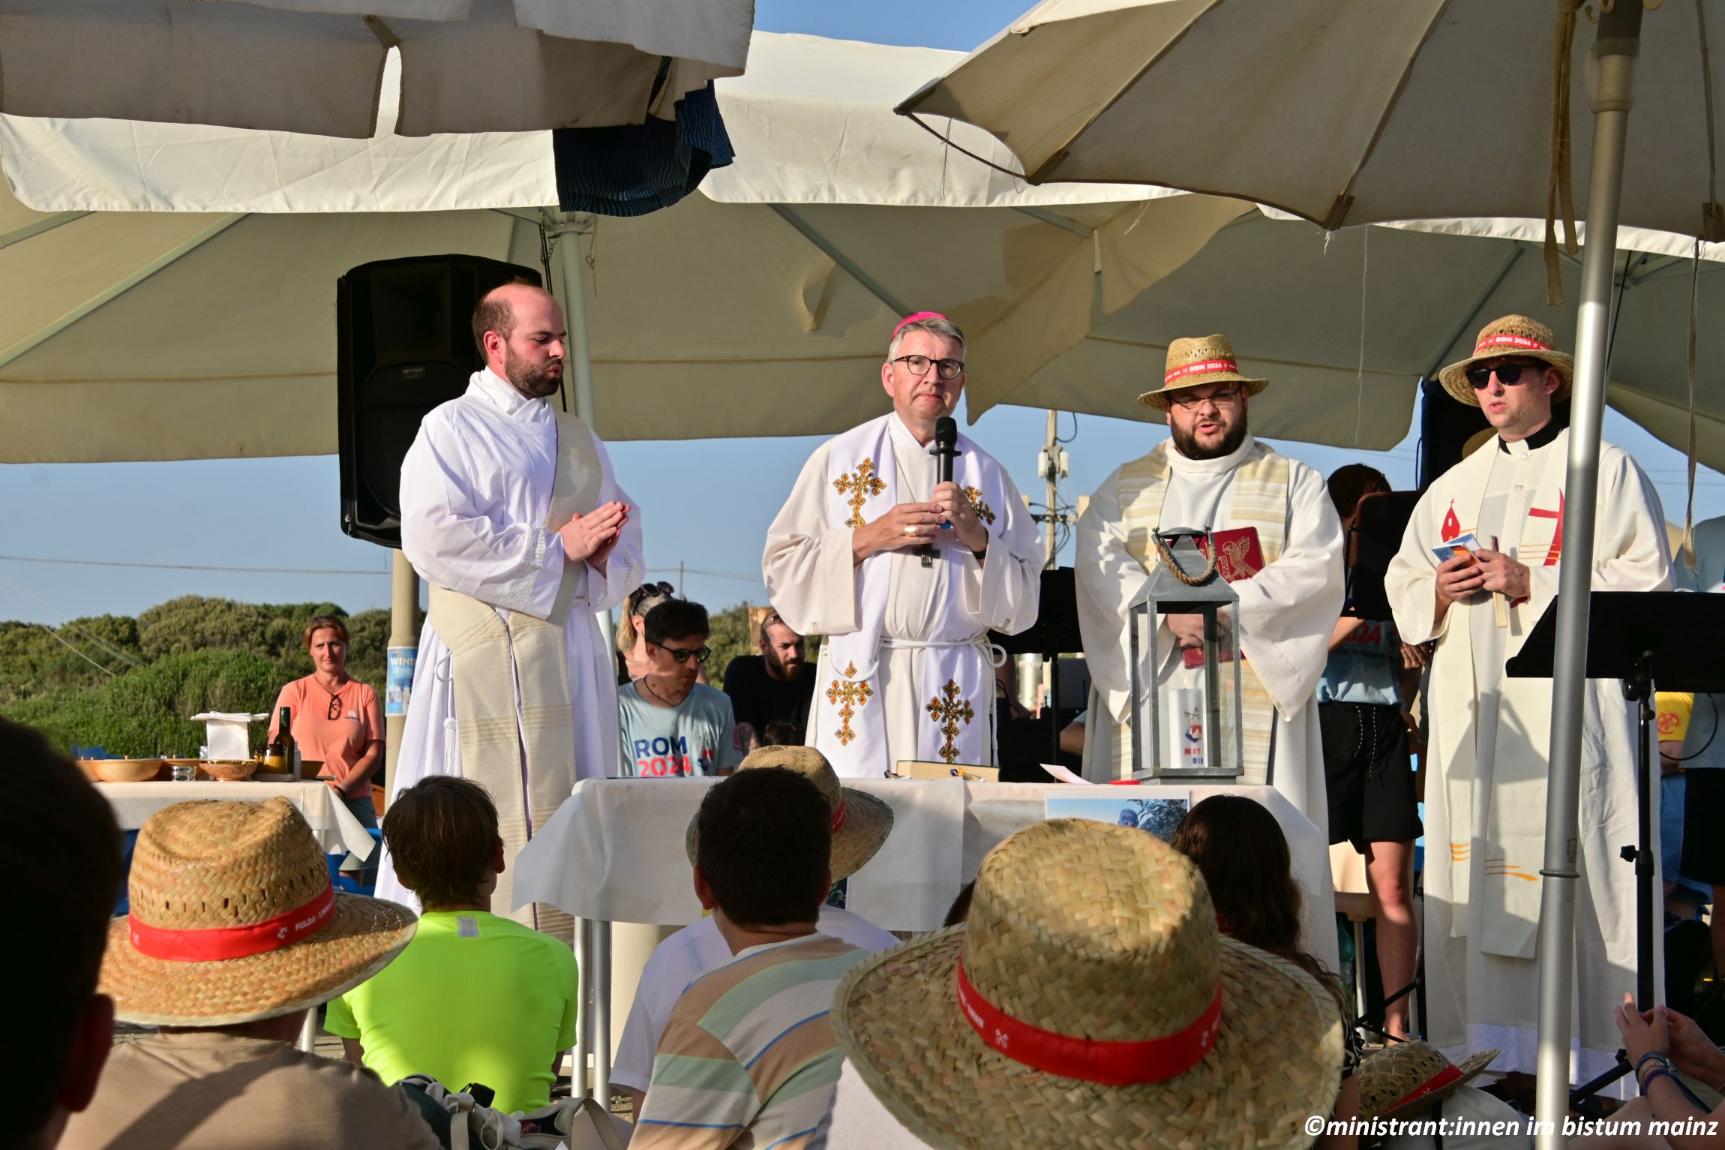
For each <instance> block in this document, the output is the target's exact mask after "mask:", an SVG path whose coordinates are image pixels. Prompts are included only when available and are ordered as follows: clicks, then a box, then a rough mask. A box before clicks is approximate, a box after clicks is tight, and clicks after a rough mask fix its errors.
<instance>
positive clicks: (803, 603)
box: [762, 312, 1042, 778]
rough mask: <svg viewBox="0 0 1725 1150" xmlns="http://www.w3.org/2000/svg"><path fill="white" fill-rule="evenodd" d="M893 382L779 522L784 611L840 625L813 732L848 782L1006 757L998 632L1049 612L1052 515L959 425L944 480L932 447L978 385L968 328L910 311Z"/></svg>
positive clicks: (803, 480) (773, 538)
mask: <svg viewBox="0 0 1725 1150" xmlns="http://www.w3.org/2000/svg"><path fill="white" fill-rule="evenodd" d="M880 380H881V387H882V388H883V389H884V390H885V391H886V393H887V395H888V396H889V397H890V398H891V400H892V410H891V411H890V412H888V413H887V414H886V415H883V416H880V417H879V418H877V419H871V420H869V421H868V422H867V423H865V424H863V425H861V426H860V427H855V428H852V429H851V430H850V431H847V432H845V433H843V434H842V435H839V436H837V437H835V438H833V439H830V440H828V441H827V442H826V443H824V444H822V445H821V446H820V447H819V448H817V449H816V451H815V453H814V455H812V456H811V457H810V458H809V461H808V463H807V464H806V465H804V467H803V470H802V474H801V475H799V476H798V477H797V482H796V486H795V488H793V489H792V491H791V495H790V499H789V500H788V501H787V502H786V503H785V506H784V508H783V509H782V510H781V511H780V512H779V514H778V517H777V518H776V519H774V520H773V525H772V526H771V527H770V528H769V529H768V531H767V544H766V550H765V554H764V556H763V558H762V569H763V577H764V579H765V581H766V585H767V592H768V594H769V596H770V597H771V598H772V602H773V609H774V610H775V611H777V612H778V613H779V615H780V617H781V618H782V619H783V620H784V621H785V623H786V624H788V625H789V626H790V627H791V629H792V630H794V631H796V632H797V633H798V634H802V635H808V634H821V635H825V636H827V640H826V642H824V643H822V644H821V654H820V661H819V663H818V665H817V667H816V676H815V701H814V706H813V708H812V709H811V711H810V715H809V730H808V741H809V743H810V744H811V745H813V746H817V747H819V748H820V749H821V753H822V754H824V755H825V756H826V757H827V759H828V760H829V761H830V762H831V763H832V765H833V769H834V770H836V771H837V772H838V773H839V774H840V775H841V776H843V777H846V778H857V777H874V778H879V777H881V776H882V775H885V774H887V773H888V772H890V771H891V770H892V769H893V767H894V765H895V764H896V763H898V762H899V761H901V760H905V759H920V760H925V761H928V760H940V761H944V762H947V763H967V764H976V765H987V764H991V763H993V762H994V759H995V756H994V721H993V720H994V676H993V674H992V671H991V668H992V664H993V661H994V652H993V651H992V649H991V648H990V647H989V645H988V632H989V631H990V630H991V629H992V630H996V631H1003V632H1005V633H1007V634H1016V633H1017V632H1019V631H1022V630H1024V629H1025V628H1026V627H1028V626H1030V625H1031V624H1032V623H1034V622H1035V621H1036V608H1037V596H1038V593H1039V591H1040V588H1041V574H1042V547H1041V543H1040V541H1039V539H1038V536H1037V532H1036V525H1035V523H1034V522H1033V521H1032V520H1031V517H1030V513H1029V510H1028V509H1027V508H1026V507H1025V505H1024V501H1023V500H1022V499H1021V498H1020V497H1019V494H1018V489H1017V488H1016V487H1014V486H1013V484H1012V480H1011V479H1010V478H1009V477H1008V476H1007V474H1006V470H1005V469H1004V468H1003V467H1001V466H1000V464H999V463H998V462H996V461H995V459H994V457H993V456H991V455H989V454H987V453H986V452H984V451H983V450H982V449H981V448H979V447H977V446H976V444H975V443H973V442H971V441H970V440H969V439H968V438H966V437H964V436H962V435H957V434H956V431H955V432H954V440H955V444H954V450H955V453H956V454H955V457H954V459H953V466H952V480H951V481H950V482H940V481H939V471H938V467H937V463H936V459H935V456H934V454H933V453H932V452H931V446H932V445H933V444H934V440H935V432H936V430H937V427H938V425H939V424H940V423H941V421H942V420H946V421H947V422H948V423H950V417H951V415H952V413H953V410H954V409H955V408H956V407H957V406H958V397H959V394H960V393H961V392H962V391H963V390H964V333H963V332H961V331H960V330H959V329H958V327H957V325H955V324H954V323H953V322H952V321H951V320H949V319H947V318H946V317H945V316H942V315H937V314H936V313H934V312H917V313H916V314H914V315H910V316H906V317H905V318H904V319H903V320H901V321H900V322H899V324H898V325H897V326H896V327H894V328H893V331H892V338H891V341H890V342H889V344H888V347H887V355H886V362H885V363H883V364H881V368H880Z"/></svg>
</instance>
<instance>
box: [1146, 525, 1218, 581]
mask: <svg viewBox="0 0 1725 1150" xmlns="http://www.w3.org/2000/svg"><path fill="white" fill-rule="evenodd" d="M1188 536H1190V537H1191V539H1192V541H1193V543H1194V545H1196V543H1197V541H1198V540H1199V539H1202V540H1204V541H1205V542H1209V539H1210V533H1209V532H1208V531H1201V530H1199V529H1197V528H1195V527H1175V528H1171V529H1169V530H1167V531H1153V532H1151V533H1150V538H1151V539H1152V540H1153V541H1154V542H1155V544H1156V555H1157V557H1158V558H1159V559H1161V560H1162V563H1163V565H1164V566H1165V567H1167V568H1168V573H1169V574H1170V575H1172V576H1174V578H1175V579H1177V580H1179V581H1180V582H1181V583H1184V584H1185V585H1186V586H1188V587H1202V586H1204V585H1205V584H1206V583H1208V582H1210V581H1211V580H1212V579H1214V578H1215V577H1216V558H1217V556H1216V548H1215V547H1211V548H1210V553H1209V554H1208V555H1206V556H1205V557H1204V559H1205V563H1204V571H1203V574H1201V575H1193V574H1191V573H1190V572H1188V571H1187V570H1186V569H1185V568H1183V567H1181V566H1180V561H1179V560H1178V559H1176V558H1175V557H1174V552H1173V551H1172V550H1171V549H1170V548H1169V546H1168V544H1169V542H1170V541H1172V542H1175V543H1178V542H1179V541H1180V540H1181V539H1184V538H1186V537H1188Z"/></svg>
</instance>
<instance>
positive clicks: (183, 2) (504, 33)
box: [0, 0, 754, 138]
mask: <svg viewBox="0 0 1725 1150" xmlns="http://www.w3.org/2000/svg"><path fill="white" fill-rule="evenodd" d="M753 22H754V3H753V0H513V2H508V0H363V2H359V0H245V2H243V3H241V2H238V0H166V2H162V0H153V2H151V3H147V4H145V3H138V2H137V0H0V112H5V113H9V114H11V115H15V116H53V117H87V116H102V117H112V118H115V119H126V120H150V121H163V122H168V123H184V124H221V125H225V126H228V127H233V128H267V129H275V130H278V131H284V132H305V133H310V134H315V135H321V136H347V137H354V138H363V137H367V136H370V135H371V134H372V131H373V129H374V125H375V123H376V120H377V112H378V104H379V94H380V92H381V90H382V88H383V83H382V80H383V70H384V59H385V56H386V54H387V53H388V51H389V49H391V48H397V49H399V50H400V54H401V58H402V61H403V67H402V79H401V91H402V101H401V118H400V123H399V124H398V125H397V129H396V130H397V131H398V132H400V133H401V134H402V135H404V136H424V135H429V134H431V133H434V132H500V131H525V130H531V129H541V128H586V127H608V126H613V125H618V124H638V123H640V122H641V121H642V119H643V118H644V117H645V116H646V115H647V114H648V113H649V110H651V111H653V112H656V113H658V114H660V115H661V116H664V117H666V118H669V116H670V114H671V113H670V111H669V109H670V108H671V107H672V105H673V103H674V101H676V100H678V99H680V98H681V97H682V96H683V95H684V94H685V93H686V92H688V91H691V90H693V89H696V88H701V87H704V86H705V85H706V84H707V82H708V81H710V80H713V79H715V78H717V77H719V76H734V75H736V74H738V73H739V72H741V71H742V70H743V63H744V61H745V59H746V58H747V56H748V48H749V29H750V26H751V25H752V24H753ZM662 66H663V69H664V73H663V77H661V67H662ZM655 88H657V96H656V98H654V93H655ZM650 102H651V103H652V107H651V109H650V108H649V103H650Z"/></svg>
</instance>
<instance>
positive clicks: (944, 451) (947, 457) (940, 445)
mask: <svg viewBox="0 0 1725 1150" xmlns="http://www.w3.org/2000/svg"><path fill="white" fill-rule="evenodd" d="M928 453H929V454H930V455H932V456H934V463H935V470H936V478H935V482H936V483H951V482H952V461H953V460H954V459H955V458H956V457H957V455H958V421H957V420H955V419H953V418H952V416H950V415H943V416H941V417H940V418H939V419H937V420H935V421H934V446H933V447H931V448H929V451H928ZM940 526H941V529H942V530H949V529H950V528H951V527H952V524H950V523H942V524H941V525H940ZM916 553H917V554H918V555H920V556H922V565H923V566H924V567H933V566H934V557H935V554H936V552H935V549H934V545H933V544H932V543H925V544H923V545H922V546H921V547H918V548H917V550H916Z"/></svg>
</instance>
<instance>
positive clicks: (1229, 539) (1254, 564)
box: [1180, 527, 1264, 667]
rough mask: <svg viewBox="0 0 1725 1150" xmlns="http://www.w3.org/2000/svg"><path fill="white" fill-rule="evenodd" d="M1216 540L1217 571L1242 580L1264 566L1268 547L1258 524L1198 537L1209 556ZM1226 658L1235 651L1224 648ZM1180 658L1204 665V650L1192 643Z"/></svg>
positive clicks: (1185, 662) (1229, 577)
mask: <svg viewBox="0 0 1725 1150" xmlns="http://www.w3.org/2000/svg"><path fill="white" fill-rule="evenodd" d="M1211 540H1214V542H1215V544H1216V551H1217V556H1216V572H1217V574H1219V575H1221V576H1222V578H1224V579H1226V580H1227V581H1228V582H1230V583H1238V582H1239V581H1240V580H1242V579H1250V578H1251V577H1252V576H1254V575H1256V574H1257V573H1258V572H1260V571H1262V570H1263V569H1264V548H1263V545H1262V544H1260V543H1259V542H1258V529H1257V528H1256V527H1236V528H1232V529H1230V530H1227V531H1212V532H1211V533H1210V538H1209V539H1204V538H1202V537H1200V538H1199V540H1198V550H1199V551H1202V552H1203V553H1204V555H1205V557H1206V558H1208V557H1209V555H1210V542H1211ZM1221 657H1222V661H1223V662H1224V663H1226V662H1227V661H1228V660H1230V659H1232V658H1233V657H1234V653H1233V652H1232V651H1227V650H1224V651H1222V652H1221ZM1180 660H1181V662H1183V663H1184V664H1185V665H1186V666H1188V667H1202V666H1203V665H1204V652H1203V651H1202V650H1201V649H1199V648H1197V647H1188V648H1186V649H1185V650H1184V651H1182V652H1180Z"/></svg>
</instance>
